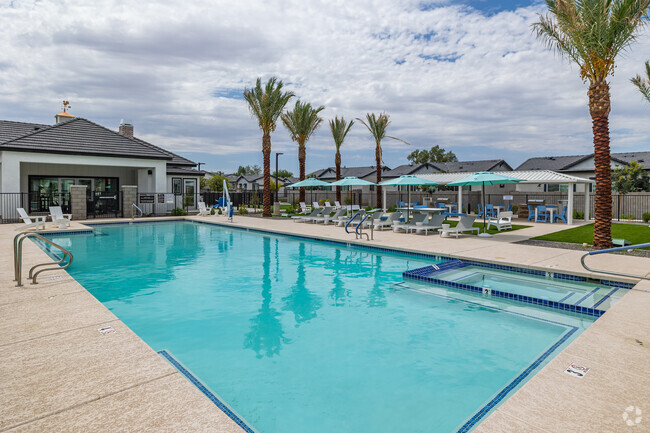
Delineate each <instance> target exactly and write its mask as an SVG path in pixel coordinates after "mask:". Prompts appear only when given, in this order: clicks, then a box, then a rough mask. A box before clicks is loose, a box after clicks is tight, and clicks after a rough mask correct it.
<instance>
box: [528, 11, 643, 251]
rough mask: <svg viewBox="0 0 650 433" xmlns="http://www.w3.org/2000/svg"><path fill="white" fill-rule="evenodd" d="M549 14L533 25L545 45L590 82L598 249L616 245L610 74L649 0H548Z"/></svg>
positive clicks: (636, 30)
mask: <svg viewBox="0 0 650 433" xmlns="http://www.w3.org/2000/svg"><path fill="white" fill-rule="evenodd" d="M546 4H547V6H548V10H549V13H548V14H547V15H546V16H542V15H540V16H539V22H537V23H535V24H533V29H534V31H535V32H536V34H537V37H538V38H539V39H542V40H543V41H544V42H545V43H546V45H547V46H548V47H549V48H551V49H554V50H555V51H557V52H558V53H560V54H561V55H563V56H565V57H568V58H569V59H570V60H572V61H574V62H575V63H577V64H578V66H579V67H580V77H581V78H582V79H583V81H585V82H589V91H588V92H587V95H588V97H589V114H590V115H591V119H592V131H593V136H594V165H595V169H596V200H595V212H594V213H595V215H594V217H595V224H594V247H595V248H598V249H603V248H609V247H611V246H612V230H611V229H612V178H611V176H612V173H611V165H610V160H611V157H610V151H609V112H610V108H611V101H610V93H609V84H608V83H607V78H608V77H609V76H610V75H612V74H613V73H614V68H615V64H614V60H615V59H616V56H617V55H618V54H619V53H621V51H623V50H625V49H626V48H628V47H629V46H630V44H631V43H632V42H633V41H634V39H635V37H636V35H637V34H638V31H639V30H640V28H641V27H642V26H643V25H645V22H644V19H645V18H647V9H648V6H650V0H546Z"/></svg>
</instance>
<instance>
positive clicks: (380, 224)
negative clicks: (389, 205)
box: [375, 211, 402, 230]
mask: <svg viewBox="0 0 650 433" xmlns="http://www.w3.org/2000/svg"><path fill="white" fill-rule="evenodd" d="M400 218H402V212H400V211H397V212H393V213H392V214H390V215H389V216H388V217H382V218H380V219H379V221H377V220H375V230H383V229H384V227H388V228H391V227H392V226H393V224H395V223H398V222H399V219H400Z"/></svg>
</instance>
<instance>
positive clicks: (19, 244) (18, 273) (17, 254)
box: [14, 232, 72, 287]
mask: <svg viewBox="0 0 650 433" xmlns="http://www.w3.org/2000/svg"><path fill="white" fill-rule="evenodd" d="M31 237H35V238H37V239H40V240H41V241H43V242H45V243H48V244H50V245H52V246H53V247H55V248H58V249H59V250H61V251H62V252H63V257H62V258H61V260H59V261H58V262H48V263H39V264H37V265H34V266H32V267H31V269H30V270H29V278H30V279H31V280H32V284H37V282H36V277H38V274H40V273H41V272H46V271H56V270H63V269H65V268H67V267H68V266H70V265H71V264H72V253H71V252H70V251H68V250H67V249H65V248H63V247H62V246H61V245H59V244H56V243H54V242H52V241H51V240H49V239H47V238H46V237H43V236H41V235H40V234H38V233H34V232H20V233H18V234H17V235H16V236H15V237H14V281H16V287H21V286H22V285H23V284H22V268H23V241H24V240H25V239H27V238H31ZM66 256H67V257H68V263H66V264H65V265H63V266H59V265H61V263H63V262H64V261H65V258H66ZM48 265H56V266H54V267H51V268H45V269H40V270H38V271H37V272H34V270H35V269H36V268H38V267H40V266H48Z"/></svg>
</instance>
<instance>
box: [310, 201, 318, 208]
mask: <svg viewBox="0 0 650 433" xmlns="http://www.w3.org/2000/svg"><path fill="white" fill-rule="evenodd" d="M311 207H312V208H313V209H320V205H319V204H318V202H317V201H312V202H311Z"/></svg>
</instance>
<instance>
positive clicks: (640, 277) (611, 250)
mask: <svg viewBox="0 0 650 433" xmlns="http://www.w3.org/2000/svg"><path fill="white" fill-rule="evenodd" d="M639 248H650V243H645V244H637V245H628V246H627V247H616V248H607V249H605V250H597V251H589V252H588V253H586V254H583V256H582V257H580V263H581V264H582V267H583V268H585V269H586V270H588V271H589V272H598V273H600V274H608V275H617V276H619V277H629V278H639V279H643V280H650V277H646V276H644V275H632V274H624V273H623V272H612V271H600V270H597V269H591V268H590V267H588V266H587V264H586V263H585V259H586V258H587V257H588V256H595V255H597V254H604V253H613V252H616V251H627V250H637V249H639Z"/></svg>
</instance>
